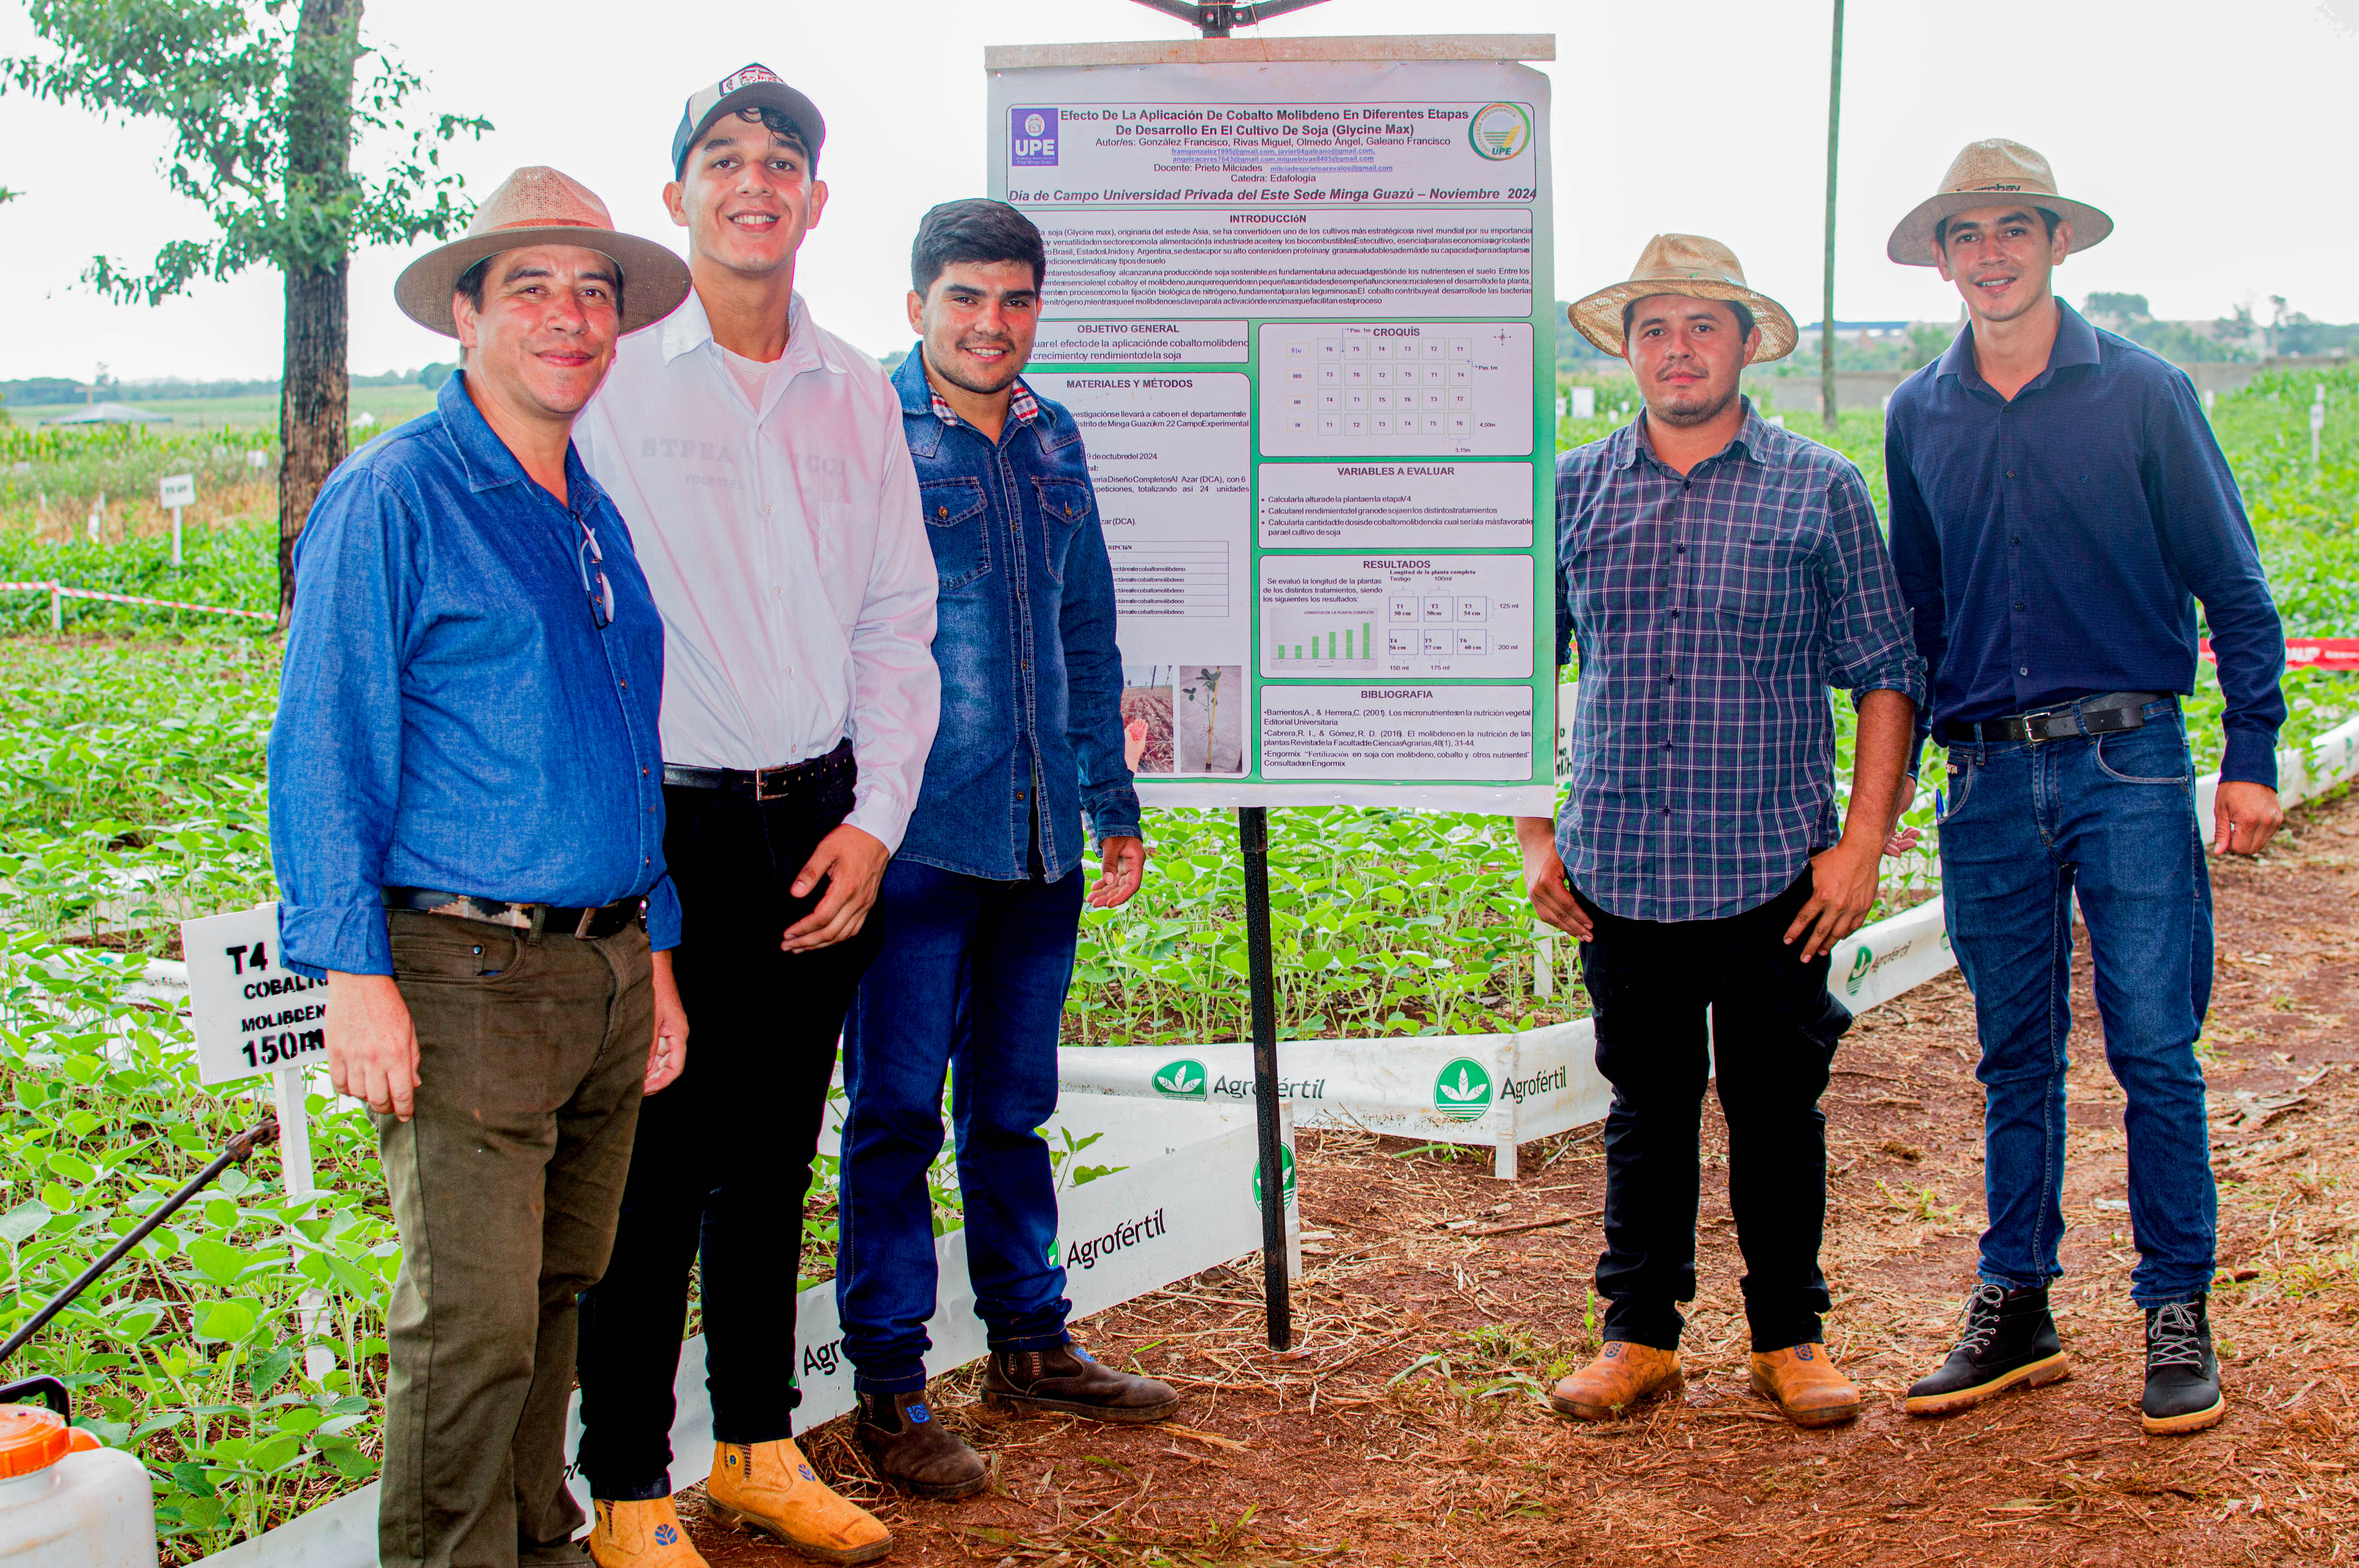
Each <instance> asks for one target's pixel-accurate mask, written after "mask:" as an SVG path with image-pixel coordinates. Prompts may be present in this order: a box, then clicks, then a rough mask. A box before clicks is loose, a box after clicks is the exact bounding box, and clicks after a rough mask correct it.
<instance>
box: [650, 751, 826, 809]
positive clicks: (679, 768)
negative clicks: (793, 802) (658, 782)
mask: <svg viewBox="0 0 2359 1568" xmlns="http://www.w3.org/2000/svg"><path fill="white" fill-rule="evenodd" d="M856 771H857V770H855V769H854V767H853V762H852V742H851V741H837V742H836V747H835V750H834V751H832V752H828V753H827V754H826V755H825V756H823V757H812V758H810V759H809V760H808V761H805V762H788V764H787V765H786V766H784V767H781V768H691V767H687V766H684V765H682V764H681V763H679V762H666V763H665V764H664V772H663V782H664V783H666V784H671V785H674V786H676V787H678V788H680V789H725V790H727V791H728V792H729V793H730V794H732V795H751V796H753V798H755V799H756V800H760V801H771V800H785V799H786V798H788V796H789V795H811V794H816V793H817V792H818V791H820V790H821V789H824V788H826V787H827V786H828V785H830V784H848V783H850V782H851V781H852V780H853V777H854V776H855V773H856Z"/></svg>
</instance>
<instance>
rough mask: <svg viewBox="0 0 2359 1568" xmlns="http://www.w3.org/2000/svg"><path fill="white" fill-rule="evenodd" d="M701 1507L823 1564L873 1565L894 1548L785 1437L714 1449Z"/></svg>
mask: <svg viewBox="0 0 2359 1568" xmlns="http://www.w3.org/2000/svg"><path fill="white" fill-rule="evenodd" d="M704 1507H705V1510H706V1511H707V1512H708V1513H710V1514H712V1517H713V1518H715V1519H720V1520H722V1521H723V1523H726V1524H734V1525H738V1526H740V1527H742V1528H744V1529H746V1530H760V1531H761V1532H762V1533H763V1534H765V1535H767V1536H771V1537H773V1538H775V1539H777V1540H778V1541H784V1542H785V1543H786V1544H787V1545H788V1546H790V1547H792V1548H793V1549H794V1550H795V1551H797V1552H800V1553H802V1554H803V1555H804V1556H805V1557H810V1558H816V1559H817V1560H818V1561H820V1562H821V1563H874V1562H875V1561H876V1560H877V1559H878V1558H879V1557H882V1556H884V1555H885V1554H886V1552H890V1551H892V1550H893V1532H892V1531H891V1530H886V1528H885V1527H884V1525H882V1524H881V1523H879V1522H878V1521H877V1519H876V1516H875V1514H872V1513H870V1512H869V1511H868V1510H867V1509H864V1508H862V1507H861V1506H860V1505H859V1504H858V1503H855V1502H853V1501H852V1500H851V1499H849V1498H843V1497H840V1496H838V1495H837V1494H836V1492H835V1490H834V1488H833V1487H830V1486H829V1485H828V1484H827V1483H826V1482H825V1481H822V1480H821V1479H820V1478H819V1476H818V1473H817V1472H815V1471H813V1470H812V1469H811V1467H810V1461H809V1460H808V1459H805V1458H804V1457H803V1451H802V1450H801V1449H799V1448H797V1447H796V1446H795V1443H794V1439H792V1438H790V1437H782V1438H780V1439H778V1440H777V1442H775V1443H716V1444H713V1445H712V1475H711V1476H707V1477H706V1478H705V1482H704Z"/></svg>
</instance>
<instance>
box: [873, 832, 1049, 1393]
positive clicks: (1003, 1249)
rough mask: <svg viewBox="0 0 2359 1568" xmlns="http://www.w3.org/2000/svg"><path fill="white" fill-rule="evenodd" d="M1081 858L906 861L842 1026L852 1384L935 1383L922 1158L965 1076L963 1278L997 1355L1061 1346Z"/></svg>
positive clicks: (890, 872)
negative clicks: (1069, 1018) (1062, 1112)
mask: <svg viewBox="0 0 2359 1568" xmlns="http://www.w3.org/2000/svg"><path fill="white" fill-rule="evenodd" d="M1081 911H1082V873H1081V871H1080V869H1079V868H1078V867H1076V868H1075V869H1074V870H1072V871H1069V872H1067V873H1066V874H1065V875H1064V876H1062V877H1060V878H1059V879H1057V880H1056V881H1052V882H1041V881H986V880H984V878H981V877H970V876H965V875H962V874H961V873H959V872H957V871H941V870H940V869H938V868H936V867H933V866H928V865H922V864H919V862H917V861H915V860H899V859H897V860H894V861H893V863H892V864H891V865H890V866H889V867H887V868H886V872H885V881H884V885H883V887H882V888H881V889H880V890H879V892H878V893H877V896H876V905H875V911H874V912H873V913H872V914H870V915H869V919H870V921H871V922H873V923H878V924H881V925H882V926H883V943H882V946H881V947H880V948H879V950H878V952H877V955H876V958H875V962H874V963H872V964H870V965H869V967H868V972H867V974H866V975H865V976H864V978H863V979H862V980H861V983H860V994H859V997H858V999H857V1000H854V1001H853V1006H852V1013H851V1016H850V1017H849V1018H848V1019H847V1020H846V1021H845V1024H844V1032H843V1063H844V1083H845V1087H847V1089H848V1090H849V1091H850V1094H851V1102H852V1103H851V1107H850V1108H849V1110H848V1111H847V1112H846V1113H845V1117H844V1123H843V1189H842V1210H841V1218H842V1224H843V1229H842V1231H841V1232H840V1235H839V1238H838V1241H837V1259H836V1276H835V1300H836V1307H837V1310H838V1312H839V1313H840V1314H842V1317H843V1348H844V1353H845V1354H846V1355H847V1356H849V1357H851V1360H852V1368H853V1387H854V1388H856V1389H859V1390H862V1391H864V1392H870V1393H881V1394H898V1393H909V1392H913V1391H915V1390H919V1389H922V1388H924V1387H925V1386H926V1352H927V1350H929V1348H931V1341H929V1339H928V1338H927V1336H926V1320H927V1319H928V1318H929V1317H931V1316H933V1314H934V1292H935V1286H936V1283H937V1281H936V1278H935V1273H936V1271H935V1268H934V1227H933V1220H932V1208H931V1206H930V1205H929V1201H928V1198H927V1195H926V1170H927V1167H928V1166H929V1165H931V1164H932V1163H933V1161H934V1156H935V1155H937V1154H939V1153H940V1152H941V1147H942V1082H943V1076H944V1074H945V1072H946V1071H947V1072H948V1073H949V1075H950V1076H951V1082H952V1084H953V1085H954V1087H955V1095H954V1098H953V1100H952V1104H951V1121H952V1124H953V1126H954V1128H955V1130H956V1133H957V1138H958V1173H959V1190H960V1195H961V1198H962V1204H963V1206H964V1208H965V1211H966V1259H967V1275H968V1278H969V1280H970V1281H972V1283H973V1286H974V1297H975V1313H976V1315H978V1316H980V1317H981V1318H982V1319H983V1322H984V1329H985V1331H986V1334H987V1336H988V1338H989V1342H990V1345H991V1347H992V1348H993V1349H995V1350H1046V1349H1049V1347H1051V1346H1058V1345H1062V1344H1064V1343H1065V1338H1066V1336H1065V1312H1066V1304H1067V1303H1066V1302H1065V1271H1064V1270H1063V1269H1062V1268H1060V1267H1059V1266H1058V1264H1057V1263H1056V1262H1055V1260H1053V1258H1052V1255H1051V1254H1052V1251H1053V1249H1054V1248H1055V1245H1056V1240H1057V1190H1056V1181H1055V1177H1054V1176H1053V1174H1052V1173H1051V1172H1050V1170H1049V1145H1048V1142H1047V1141H1046V1140H1044V1139H1043V1138H1042V1137H1041V1136H1040V1127H1041V1124H1042V1123H1044V1122H1046V1121H1047V1120H1048V1119H1049V1117H1050V1116H1051V1115H1053V1114H1054V1113H1055V1111H1056V1108H1057V1034H1058V1028H1059V1024H1060V1021H1061V1019H1062V1017H1063V1014H1064V1007H1065V988H1066V986H1067V984H1068V983H1069V982H1070V981H1071V979H1072V974H1073V948H1074V945H1075V942H1076V941H1077V939H1078V936H1079V934H1080V930H1081Z"/></svg>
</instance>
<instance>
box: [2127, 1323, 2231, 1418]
mask: <svg viewBox="0 0 2359 1568" xmlns="http://www.w3.org/2000/svg"><path fill="white" fill-rule="evenodd" d="M2210 1300H2211V1298H2210V1297H2208V1296H2198V1297H2196V1298H2195V1299H2194V1300H2193V1301H2191V1302H2175V1303H2172V1304H2170V1305H2169V1306H2158V1307H2148V1308H2147V1309H2146V1396H2145V1398H2143V1399H2141V1400H2139V1401H2138V1424H2139V1425H2140V1426H2142V1427H2144V1428H2146V1429H2147V1431H2148V1432H2150V1433H2154V1434H2155V1435H2156V1436H2158V1437H2183V1436H2185V1435H2186V1434H2187V1433H2190V1432H2201V1431H2202V1430H2203V1429H2204V1428H2205V1427H2207V1426H2217V1425H2219V1424H2220V1423H2221V1422H2223V1421H2224V1420H2226V1419H2227V1416H2228V1396H2227V1395H2225V1394H2223V1393H2222V1392H2221V1391H2220V1357H2217V1356H2214V1355H2213V1354H2212V1319H2211V1314H2210V1310H2209V1303H2210Z"/></svg>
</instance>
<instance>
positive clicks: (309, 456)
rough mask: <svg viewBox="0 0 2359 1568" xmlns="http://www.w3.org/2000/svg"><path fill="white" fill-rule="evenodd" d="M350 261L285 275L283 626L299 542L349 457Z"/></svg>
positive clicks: (281, 414)
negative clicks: (318, 499) (317, 500)
mask: <svg viewBox="0 0 2359 1568" xmlns="http://www.w3.org/2000/svg"><path fill="white" fill-rule="evenodd" d="M344 268H345V263H344V262H343V261H342V259H341V258H339V259H338V261H337V262H336V265H334V266H332V267H329V268H326V269H324V270H316V271H314V270H307V271H302V272H296V271H292V270H290V271H288V274H287V347H286V357H285V359H284V362H282V364H281V367H280V370H279V376H280V381H279V388H280V390H279V394H278V428H279V431H280V455H279V465H278V629H279V630H280V631H282V632H283V631H285V630H286V629H287V618H288V616H289V615H290V614H292V613H293V612H294V608H295V539H296V536H297V535H299V534H301V533H302V532H303V522H304V519H305V518H307V517H309V516H310V514H311V501H312V498H313V497H314V496H317V495H318V494H319V493H320V487H321V485H323V484H325V483H327V482H328V476H329V475H330V474H332V473H333V472H335V470H336V465H337V464H338V463H340V462H342V461H343V460H344V445H345V441H346V439H347V436H346V432H347V431H348V429H349V428H350V426H349V423H348V415H349V410H350V400H351V395H352V375H351V371H350V369H349V368H348V367H347V366H346V364H345V362H344V341H345V334H346V317H345V305H346V300H345V288H344Z"/></svg>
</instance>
